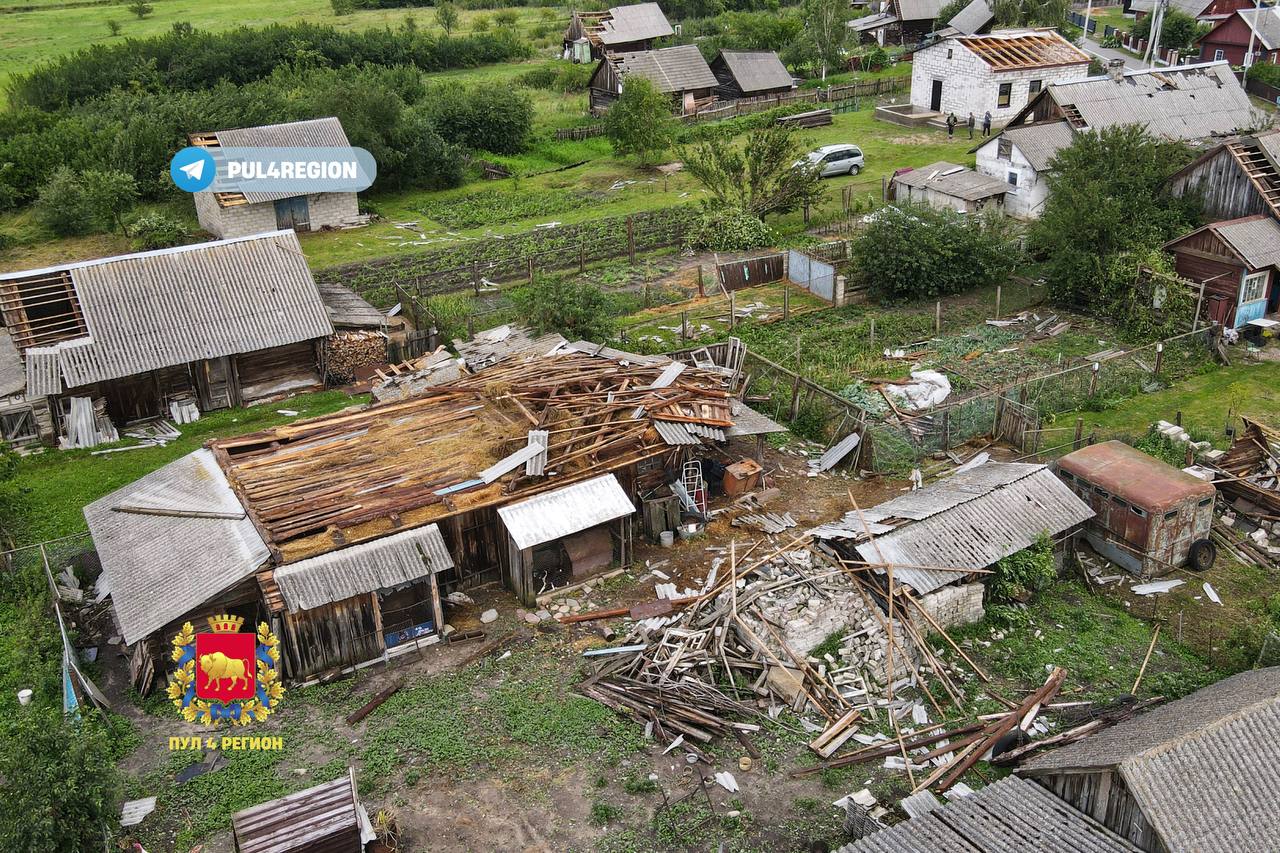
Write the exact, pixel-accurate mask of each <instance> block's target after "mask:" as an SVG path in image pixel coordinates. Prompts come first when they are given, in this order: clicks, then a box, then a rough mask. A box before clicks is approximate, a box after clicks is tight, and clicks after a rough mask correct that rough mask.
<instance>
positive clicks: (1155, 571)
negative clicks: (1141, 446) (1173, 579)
mask: <svg viewBox="0 0 1280 853" xmlns="http://www.w3.org/2000/svg"><path fill="white" fill-rule="evenodd" d="M1054 467H1055V470H1056V471H1057V474H1058V476H1059V477H1060V478H1062V480H1063V482H1065V483H1066V484H1067V485H1068V486H1070V487H1071V488H1072V489H1073V490H1074V491H1075V493H1076V494H1077V495H1079V496H1080V498H1081V499H1082V500H1084V501H1085V503H1087V504H1089V506H1090V507H1091V508H1092V509H1093V511H1094V517H1093V520H1092V521H1090V522H1089V524H1088V525H1087V526H1086V528H1085V536H1086V538H1087V539H1088V540H1089V544H1091V545H1092V546H1093V547H1094V549H1095V550H1096V551H1098V553H1100V554H1102V555H1103V556H1105V557H1107V558H1108V559H1110V560H1112V561H1114V562H1116V563H1118V564H1119V565H1121V566H1123V567H1124V568H1126V569H1127V570H1129V571H1130V572H1132V573H1134V574H1135V575H1138V576H1139V577H1143V578H1148V577H1158V576H1160V575H1164V574H1167V573H1169V572H1170V571H1172V570H1173V569H1175V568H1180V567H1182V566H1187V565H1189V566H1190V567H1191V568H1196V569H1206V568H1208V567H1209V566H1211V565H1213V560H1214V557H1215V556H1216V549H1215V547H1214V545H1213V543H1212V542H1211V541H1210V539H1209V528H1210V526H1211V525H1212V523H1213V499H1214V495H1215V493H1216V492H1215V489H1214V487H1213V485H1212V484H1210V483H1207V482H1205V481H1204V480H1201V479H1199V478H1198V477H1193V476H1192V475H1190V474H1188V473H1186V472H1184V471H1180V470H1178V469H1177V468H1174V467H1173V466H1171V465H1166V464H1165V463H1163V462H1161V461H1160V460H1158V459H1155V458H1153V457H1151V456H1148V455H1147V454H1145V453H1143V452H1142V451H1140V450H1135V449H1134V448H1132V447H1130V446H1129V445H1127V444H1125V443H1123V442H1120V441H1106V442H1103V443H1101V444H1094V445H1090V446H1089V447H1084V448H1081V449H1080V450H1076V451H1073V452H1072V453H1068V454H1067V455H1066V456H1063V457H1062V458H1061V459H1059V460H1058V461H1057V463H1056V464H1055V466H1054Z"/></svg>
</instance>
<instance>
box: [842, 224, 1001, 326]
mask: <svg viewBox="0 0 1280 853" xmlns="http://www.w3.org/2000/svg"><path fill="white" fill-rule="evenodd" d="M1012 227H1013V226H1012V225H1011V224H1010V223H1009V221H1008V220H1007V219H1006V218H1005V217H1003V216H1001V215H999V214H990V215H982V214H979V215H974V216H964V215H961V214H959V213H955V212H954V211H950V210H934V209H932V208H929V207H910V206H908V207H901V208H899V207H885V208H882V209H881V210H880V212H879V213H876V214H875V215H874V216H873V217H872V220H871V222H870V223H869V224H868V225H867V227H866V228H865V229H863V231H862V233H861V234H860V235H859V236H858V237H857V239H856V240H854V242H853V246H852V247H851V249H852V254H853V263H852V265H851V266H852V268H853V278H854V279H855V280H856V281H857V282H858V283H859V284H861V285H864V286H866V287H867V288H868V290H869V291H870V293H871V295H872V296H873V297H875V298H876V299H878V300H880V301H882V302H905V301H908V300H914V299H926V298H928V299H934V298H936V297H939V296H946V295H949V294H953V293H962V292H964V291H966V290H969V289H971V288H974V287H979V286H982V285H988V284H995V283H998V282H1000V281H1003V280H1004V279H1005V278H1006V277H1007V276H1008V274H1009V270H1010V269H1011V268H1012V267H1013V266H1014V265H1015V264H1016V262H1017V257H1016V254H1017V250H1016V249H1015V248H1014V246H1013V244H1014V235H1013V233H1012Z"/></svg>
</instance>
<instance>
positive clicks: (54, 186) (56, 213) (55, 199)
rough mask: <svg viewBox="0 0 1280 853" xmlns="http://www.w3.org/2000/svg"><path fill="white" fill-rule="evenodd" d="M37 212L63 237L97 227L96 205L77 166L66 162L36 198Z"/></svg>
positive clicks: (50, 228)
mask: <svg viewBox="0 0 1280 853" xmlns="http://www.w3.org/2000/svg"><path fill="white" fill-rule="evenodd" d="M36 215H37V217H38V218H39V220H40V222H41V224H43V225H44V226H45V227H46V228H48V229H49V230H50V231H52V232H53V233H54V234H57V235H58V236H60V237H68V236H72V235H75V234H86V233H88V231H89V230H90V229H91V228H92V227H93V208H92V207H91V206H90V204H89V197H88V194H87V193H86V192H85V187H84V181H82V180H80V176H79V175H77V174H76V173H75V170H73V169H70V168H68V167H66V166H63V167H61V168H59V169H58V170H57V171H55V172H54V173H53V174H52V175H50V176H49V180H48V181H47V182H46V183H45V184H44V186H42V187H40V194H39V196H38V197H37V198H36Z"/></svg>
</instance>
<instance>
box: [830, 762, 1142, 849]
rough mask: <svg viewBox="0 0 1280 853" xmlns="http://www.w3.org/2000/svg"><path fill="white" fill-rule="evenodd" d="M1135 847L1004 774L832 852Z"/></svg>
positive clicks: (1030, 784)
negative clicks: (933, 808)
mask: <svg viewBox="0 0 1280 853" xmlns="http://www.w3.org/2000/svg"><path fill="white" fill-rule="evenodd" d="M1137 849H1138V848H1136V847H1134V846H1133V845H1131V844H1129V843H1128V842H1127V841H1125V840H1124V839H1122V838H1120V837H1119V836H1117V835H1115V834H1114V833H1112V832H1111V831H1110V830H1108V829H1107V828H1106V827H1104V826H1102V825H1101V824H1099V823H1098V822H1097V821H1095V820H1093V818H1091V817H1089V816H1087V815H1085V814H1082V813H1080V812H1078V811H1076V810H1075V809H1073V808H1071V806H1069V805H1067V804H1066V803H1064V802H1063V801H1062V800H1059V799H1058V798H1057V797H1055V796H1054V795H1053V794H1051V793H1049V792H1048V791H1046V790H1045V789H1044V788H1042V787H1040V786H1039V785H1037V784H1036V783H1035V782H1030V781H1028V780H1025V779H1020V778H1018V777H1017V776H1008V777H1006V778H1004V779H1001V780H1000V781H998V782H995V783H994V784H991V785H988V786H987V787H985V788H983V789H982V790H980V791H977V792H975V793H973V794H970V795H969V796H967V797H962V798H960V799H957V800H954V801H952V802H951V803H949V804H947V805H945V806H943V807H942V808H940V809H935V810H933V811H930V812H929V813H927V814H925V815H922V816H920V817H917V818H912V819H911V820H907V821H903V822H902V823H899V824H896V825H895V826H892V827H890V828H888V829H884V830H881V831H880V832H877V833H874V834H872V835H869V836H867V837H866V838H863V839H862V840H860V841H855V842H854V843H852V844H847V845H845V846H844V847H841V848H840V849H839V850H838V851H837V853H905V851H912V853H925V851H928V852H929V853H935V852H936V853H1025V852H1026V851H1032V850H1034V851H1036V853H1133V851H1137Z"/></svg>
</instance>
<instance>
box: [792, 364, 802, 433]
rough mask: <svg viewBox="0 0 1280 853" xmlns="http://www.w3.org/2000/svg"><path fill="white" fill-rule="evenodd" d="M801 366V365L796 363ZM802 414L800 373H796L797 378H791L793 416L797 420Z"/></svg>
mask: <svg viewBox="0 0 1280 853" xmlns="http://www.w3.org/2000/svg"><path fill="white" fill-rule="evenodd" d="M796 366H797V367H799V365H796ZM799 416H800V374H799V373H797V374H796V375H795V379H792V380H791V417H790V420H793V421H794V420H795V419H796V418H797V417H799Z"/></svg>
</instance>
